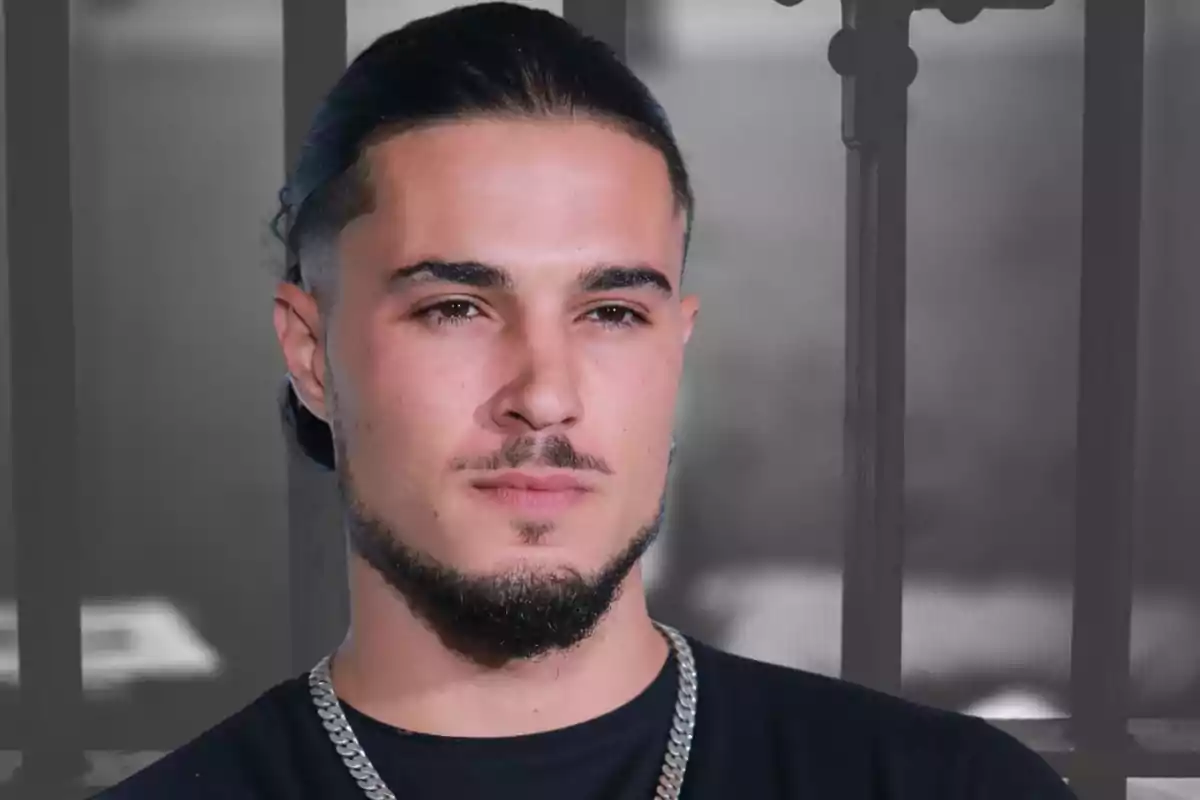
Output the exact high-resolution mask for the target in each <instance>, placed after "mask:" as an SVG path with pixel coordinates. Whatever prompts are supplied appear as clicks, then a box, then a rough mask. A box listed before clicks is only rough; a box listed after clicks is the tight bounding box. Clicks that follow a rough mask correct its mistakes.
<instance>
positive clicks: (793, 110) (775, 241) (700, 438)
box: [0, 0, 1200, 800]
mask: <svg viewBox="0 0 1200 800" xmlns="http://www.w3.org/2000/svg"><path fill="white" fill-rule="evenodd" d="M457 4H458V3H456V2H453V1H452V0H419V1H418V0H348V4H347V10H348V40H347V45H348V52H349V54H350V55H351V56H353V55H354V54H356V53H357V52H358V51H359V50H361V49H362V48H363V47H365V46H366V45H367V44H368V43H369V42H370V41H371V40H373V39H374V38H375V37H377V36H378V35H380V34H382V33H384V32H386V31H388V30H391V29H393V28H395V27H398V26H400V25H402V24H404V23H405V22H407V21H408V20H410V19H413V18H415V17H419V16H424V15H426V14H428V13H433V12H436V11H440V10H444V9H446V8H449V7H451V6H453V5H457ZM528 4H529V5H537V6H540V7H543V8H547V9H550V10H553V11H556V12H561V10H562V7H561V0H544V2H538V3H528ZM630 9H631V10H630V15H631V23H630V24H631V28H630V31H629V42H630V54H629V58H630V63H631V65H632V66H633V67H634V68H635V69H636V71H637V72H638V73H639V74H640V75H641V76H642V77H643V79H644V80H645V81H646V82H647V83H648V84H649V85H650V86H651V88H652V89H653V90H654V91H655V93H656V94H657V96H658V97H659V99H660V100H661V101H662V103H663V104H664V105H665V107H666V108H667V110H668V113H669V114H670V115H671V118H672V121H673V123H674V126H675V129H676V132H677V134H678V136H679V139H680V141H681V144H682V147H683V150H684V153H685V156H686V157H687V158H688V159H689V163H690V167H691V170H692V172H693V175H694V181H695V185H696V192H697V195H698V201H699V202H698V211H697V222H696V228H695V238H694V245H693V251H692V252H693V255H692V261H691V262H690V265H689V271H688V276H689V277H688V280H689V281H690V282H691V289H692V290H694V291H696V292H698V293H699V294H700V295H701V298H702V301H703V305H704V313H703V315H702V323H701V325H700V326H699V329H698V332H697V334H696V336H695V338H694V339H693V343H692V345H691V347H690V351H689V357H688V358H689V361H688V366H687V375H686V379H685V380H686V386H685V390H684V393H683V399H682V405H681V408H680V421H679V441H680V445H679V455H678V458H677V460H676V468H675V471H674V474H673V479H672V480H673V484H672V486H673V488H672V500H671V507H670V515H669V524H668V526H667V531H666V532H665V534H664V536H663V538H662V539H661V541H660V543H659V544H658V545H657V546H656V549H655V551H654V552H653V553H652V554H651V555H650V556H649V573H650V576H651V581H652V587H653V602H654V604H655V610H656V611H657V612H658V613H659V615H660V616H661V617H662V618H663V619H665V620H667V621H670V622H672V623H675V624H678V625H681V626H683V627H684V628H685V629H687V630H688V631H690V632H692V633H695V634H696V635H698V636H699V637H700V638H703V639H707V640H708V641H710V642H712V643H713V644H716V645H718V646H722V647H725V648H727V649H729V650H732V651H735V652H738V653H742V654H745V655H748V656H752V657H756V658H760V659H764V660H767V661H773V662H777V663H781V664H786V665H791V666H795V667H801V668H804V669H809V670H813V671H816V672H821V673H825V674H830V675H836V674H837V673H838V670H839V663H840V646H841V643H840V637H841V599H842V596H841V574H842V535H841V525H842V522H841V517H842V500H841V496H842V495H841V491H842V489H841V487H842V477H841V476H842V452H843V451H842V448H843V442H842V431H843V391H844V355H843V348H844V325H845V318H844V314H845V278H844V276H845V230H844V224H845V220H844V217H845V211H844V198H845V192H846V174H845V149H844V147H843V144H842V141H841V130H840V125H841V81H840V78H839V77H838V76H837V75H836V74H835V73H834V72H833V70H832V69H831V68H830V67H829V64H828V61H827V59H826V47H827V45H828V42H829V38H830V36H831V35H832V34H833V33H834V32H835V31H837V30H838V28H839V27H840V26H841V12H840V8H839V4H838V3H837V2H836V0H806V2H804V3H802V4H800V5H799V6H796V7H795V8H784V7H782V6H780V5H777V4H776V3H775V2H772V0H641V1H640V2H636V1H635V0H630ZM1147 11H1148V18H1147V38H1146V53H1147V60H1146V67H1145V88H1144V91H1145V125H1144V157H1143V169H1144V181H1143V186H1144V189H1143V191H1144V202H1143V215H1142V243H1143V258H1142V265H1141V270H1142V300H1141V303H1142V306H1141V345H1140V347H1141V355H1140V358H1139V364H1140V372H1141V374H1140V377H1139V386H1138V393H1139V396H1138V401H1139V413H1140V422H1139V427H1138V439H1137V445H1138V447H1137V451H1138V462H1137V475H1138V486H1139V488H1138V521H1137V529H1136V549H1135V561H1134V565H1133V568H1134V575H1135V592H1134V598H1133V628H1132V642H1131V648H1130V653H1129V663H1130V675H1131V681H1132V685H1131V689H1132V692H1133V696H1132V698H1131V701H1132V703H1133V707H1132V709H1131V714H1132V716H1134V717H1136V718H1138V720H1141V723H1140V724H1142V725H1143V730H1144V731H1150V732H1151V733H1152V734H1153V735H1154V736H1158V737H1159V739H1161V740H1162V741H1164V742H1166V744H1164V745H1163V746H1164V747H1169V748H1176V749H1186V750H1195V751H1200V575H1198V574H1197V573H1198V570H1200V490H1198V489H1197V486H1198V484H1200V416H1198V415H1197V413H1196V409H1197V408H1200V314H1196V313H1194V311H1195V310H1196V309H1198V308H1200V270H1198V269H1197V268H1196V264H1195V260H1196V254H1197V253H1198V252H1200V226H1198V225H1196V224H1195V220H1194V216H1195V213H1196V211H1195V210H1196V209H1198V208H1200V148H1197V146H1196V142H1200V89H1198V86H1200V84H1198V83H1197V80H1196V76H1197V75H1200V3H1197V2H1196V1H1195V0H1151V2H1149V3H1147ZM72 14H73V18H72V44H71V55H72V59H73V64H72V97H71V111H72V115H73V119H72V130H71V148H72V162H71V169H72V181H73V186H72V203H73V219H74V285H75V297H74V302H75V326H76V358H77V390H78V411H77V421H76V424H77V426H78V453H79V465H80V486H81V490H82V495H81V499H80V503H81V505H80V509H79V511H80V514H79V519H80V520H81V523H82V528H81V540H82V543H81V552H80V558H81V560H82V563H83V564H84V565H85V571H84V573H83V581H84V582H83V591H84V597H85V601H84V605H83V608H82V609H81V612H82V624H83V632H84V639H83V669H84V682H85V705H86V709H85V728H86V731H85V736H86V739H87V748H88V750H89V753H88V758H89V770H90V772H89V776H88V781H89V783H90V785H92V786H94V787H98V786H102V785H105V784H107V783H110V782H114V781H116V780H117V779H119V778H120V777H123V776H124V775H126V774H128V773H129V772H131V771H133V770H135V769H137V768H138V767H139V766H140V765H142V764H145V763H148V761H150V760H152V759H154V758H156V757H157V756H158V755H159V754H161V753H162V752H165V751H168V750H170V749H171V748H173V747H176V746H178V745H180V744H182V743H184V742H186V741H187V740H188V739H190V738H191V737H192V736H194V735H196V734H197V733H199V732H200V731H201V730H203V729H205V728H207V727H209V726H211V725H212V724H214V723H216V722H217V721H218V720H219V719H222V718H224V717H225V716H228V715H229V714H231V713H232V712H234V711H236V710H237V709H238V708H240V707H241V706H243V705H244V704H246V703H248V702H249V701H250V700H252V699H253V698H254V697H255V696H257V695H258V694H259V693H260V692H262V691H263V690H265V689H266V688H267V687H268V686H270V685H271V684H273V683H275V682H277V681H279V680H281V679H283V678H285V677H287V676H288V675H290V674H291V664H290V663H289V656H288V652H289V650H288V648H289V644H288V639H287V635H288V628H287V624H286V620H287V615H288V603H289V599H288V571H287V570H288V563H289V553H288V549H289V535H288V487H287V481H288V468H287V458H288V456H287V452H286V448H285V446H284V442H283V439H282V436H281V428H280V424H279V420H278V412H277V408H276V392H277V390H278V386H279V382H280V379H281V378H282V376H283V366H282V360H281V358H280V357H279V355H278V353H277V346H276V343H275V340H274V335H273V331H272V328H271V321H270V307H271V304H270V297H271V289H272V285H273V281H274V275H275V271H276V270H277V268H278V267H279V264H280V261H281V259H282V253H281V252H280V250H279V248H278V247H277V245H276V244H275V242H274V241H273V239H272V238H271V236H270V234H269V232H268V229H267V224H268V222H269V220H270V218H271V216H272V214H273V213H274V210H275V209H274V202H275V195H276V192H277V190H278V189H279V187H280V185H281V184H282V182H283V178H284V161H285V158H284V137H283V126H284V109H283V101H282V97H283V95H282V81H283V47H282V41H283V40H282V9H281V5H280V0H206V1H205V2H204V3H196V2H186V0H75V2H74V4H73V7H72ZM1083 30H1084V28H1083V2H1082V0H1057V2H1056V3H1055V4H1054V6H1052V7H1051V8H1050V9H1047V10H1044V11H1037V12H985V13H984V14H983V15H982V16H980V17H979V18H978V19H976V20H975V21H973V22H971V23H970V24H968V25H964V26H955V25H952V24H950V23H949V22H947V21H946V20H945V19H943V18H942V16H940V15H939V14H937V13H935V12H920V13H917V14H916V15H915V16H914V18H913V26H912V42H913V49H914V50H915V51H916V52H917V54H918V56H919V58H920V74H919V76H918V78H917V79H916V81H915V83H914V84H913V86H912V87H911V90H910V106H909V108H910V133H909V190H908V208H909V250H908V259H909V261H908V268H909V279H908V287H909V288H908V292H909V296H908V315H909V319H908V359H909V363H908V409H907V421H906V432H907V437H908V443H907V448H908V449H907V464H906V469H907V503H908V517H907V539H906V560H905V584H904V607H903V654H902V655H903V693H904V694H905V696H908V697H911V698H913V699H916V700H919V701H921V702H925V703H930V704H934V705H938V706H942V707H946V708H953V709H957V710H962V711H967V712H969V713H975V714H980V715H983V716H988V717H991V718H998V719H1031V718H1032V719H1056V718H1065V717H1068V716H1069V715H1070V713H1071V709H1070V703H1069V687H1070V669H1071V625H1072V575H1073V571H1074V566H1075V565H1074V563H1073V561H1074V557H1075V555H1074V554H1075V550H1074V536H1075V530H1074V519H1075V517H1074V506H1075V495H1074V487H1075V483H1074V481H1075V460H1074V459H1075V449H1074V442H1075V435H1076V428H1075V426H1076V416H1075V414H1076V406H1077V402H1076V401H1077V396H1076V394H1077V379H1078V375H1077V372H1078V370H1077V362H1078V348H1079V342H1078V330H1079V303H1080V300H1079V285H1080V266H1079V263H1080V220H1081V189H1080V187H1081V137H1082V109H1083ZM0 130H3V128H2V126H0ZM3 198H4V194H3V193H0V202H2V201H3ZM0 219H4V216H3V215H0ZM2 232H3V233H4V234H5V235H6V231H2ZM6 250H7V248H6V247H0V253H4V252H6ZM3 275H4V276H5V280H3V281H0V293H3V294H4V296H3V298H0V317H2V319H0V331H6V330H7V325H8V319H7V315H8V313H9V298H8V295H7V291H8V289H7V286H8V282H7V262H5V263H4V265H3ZM7 342H8V339H7V336H4V346H2V347H0V408H3V409H4V410H5V414H4V417H3V420H2V423H0V478H2V480H0V717H2V716H4V715H5V714H9V713H14V710H15V709H16V707H17V698H18V696H19V694H18V693H19V691H20V682H19V674H18V653H17V635H16V630H17V627H16V626H17V622H18V620H17V615H16V605H15V596H16V588H15V585H16V584H15V580H16V575H15V570H14V568H13V561H14V556H13V553H14V542H15V537H14V533H13V525H12V497H11V491H10V487H11V480H12V474H11V460H10V451H11V445H10V442H11V427H10V422H9V419H8V413H7V409H8V408H9V404H10V401H9V396H10V392H11V384H10V372H9V358H10V355H11V354H10V352H9V348H8V344H7ZM328 534H329V536H330V537H331V538H334V539H336V538H337V537H339V536H340V535H341V534H340V531H339V530H337V528H336V526H331V527H330V528H329V532H328ZM44 579H45V580H47V581H53V580H54V576H53V575H46V576H44ZM331 644H332V643H331ZM110 743H111V744H110ZM130 743H134V744H136V746H135V747H130V746H129V744H130ZM19 762H20V754H19V752H18V751H15V750H9V751H2V750H0V784H2V783H3V782H4V781H5V780H6V778H7V777H8V776H10V775H12V774H13V772H14V770H15V769H16V767H17V765H18V764H19ZM1129 797H1131V798H1142V799H1143V800H1149V799H1150V798H1200V774H1198V775H1196V776H1193V777H1191V778H1189V777H1186V776H1178V777H1175V778H1170V779H1166V778H1162V779H1141V780H1138V779H1134V780H1131V782H1130V785H1129Z"/></svg>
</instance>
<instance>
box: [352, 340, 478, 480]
mask: <svg viewBox="0 0 1200 800" xmlns="http://www.w3.org/2000/svg"><path fill="white" fill-rule="evenodd" d="M403 333H404V332H401V331H396V330H392V331H388V330H383V331H380V332H377V333H376V334H375V335H374V336H372V337H371V338H370V343H369V344H368V345H366V346H364V347H363V348H362V349H361V350H360V351H359V352H358V357H357V363H356V369H355V374H354V376H353V382H354V388H355V395H356V398H357V399H356V403H355V404H354V408H352V409H348V411H350V412H351V416H349V419H350V421H351V422H353V424H354V425H355V428H356V431H357V433H358V435H359V436H360V438H361V441H360V442H359V443H358V444H359V449H360V450H365V451H374V452H375V453H377V454H378V457H379V459H383V460H387V461H389V462H391V463H393V464H396V463H410V464H413V465H414V466H416V467H418V468H419V467H421V466H422V465H428V464H430V463H432V462H436V463H442V462H445V461H447V460H448V459H450V458H451V457H453V455H455V453H454V450H455V446H456V444H457V443H459V442H461V441H462V439H463V438H464V437H465V436H468V435H469V433H470V430H471V428H472V426H473V423H474V419H475V415H476V411H477V408H478V405H479V403H478V399H479V396H480V392H481V391H482V390H483V388H482V387H483V383H484V381H486V380H487V376H486V375H484V374H482V369H481V366H480V365H479V364H477V363H476V362H474V361H473V360H471V359H467V358H464V357H462V355H463V354H458V355H454V354H448V353H445V352H442V351H441V350H439V349H438V348H430V347H418V346H416V344H417V343H415V342H411V341H405V340H404V339H403V338H401V337H402V336H403Z"/></svg>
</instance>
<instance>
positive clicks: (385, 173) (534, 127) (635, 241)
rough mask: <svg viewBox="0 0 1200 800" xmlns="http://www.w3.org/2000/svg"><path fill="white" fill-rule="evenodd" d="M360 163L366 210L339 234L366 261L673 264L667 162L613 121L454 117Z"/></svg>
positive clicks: (679, 222)
mask: <svg viewBox="0 0 1200 800" xmlns="http://www.w3.org/2000/svg"><path fill="white" fill-rule="evenodd" d="M366 162H367V167H368V170H369V176H370V178H369V179H370V183H371V189H372V192H373V195H374V201H375V202H374V204H373V210H372V211H371V212H370V213H368V214H366V215H364V216H363V217H360V218H359V219H357V220H355V221H354V222H353V223H352V224H351V225H350V226H348V227H347V229H346V231H345V233H344V235H343V236H344V238H345V239H346V240H348V241H347V245H348V246H349V247H350V248H351V249H352V250H353V251H357V253H358V254H360V255H367V254H368V253H369V254H370V258H371V260H376V259H379V260H382V261H385V262H387V263H388V264H391V265H393V266H394V265H395V264H397V263H400V262H404V261H410V260H414V259H420V258H430V257H436V258H456V259H458V258H469V259H476V260H480V261H487V262H489V263H497V264H503V265H506V266H509V267H511V268H513V269H514V270H516V269H518V268H528V269H536V268H537V267H539V266H547V267H549V266H551V265H557V266H562V267H577V266H592V265H594V264H596V263H604V262H608V263H635V262H640V263H646V264H649V265H653V266H657V267H658V268H660V269H662V270H664V271H667V272H668V274H675V275H677V274H678V272H679V269H680V267H681V261H682V256H683V232H684V224H685V220H684V216H683V214H682V213H681V212H680V211H679V210H678V209H677V205H676V203H675V199H674V195H673V193H672V190H671V183H670V179H669V176H668V172H667V167H666V162H665V159H664V158H663V156H662V155H661V154H660V153H659V152H658V150H656V149H655V148H654V147H652V146H650V145H649V144H646V143H644V142H642V141H640V140H638V139H636V138H634V137H632V136H630V135H629V134H627V133H625V132H623V131H621V130H619V129H617V128H615V127H612V126H608V125H604V124H600V123H598V122H595V121H592V120H587V119H579V118H575V119H569V118H568V119H537V120H526V119H480V120H470V121H456V122H450V123H443V124H438V125H436V126H432V127H427V128H422V129H418V130H415V131H409V132H406V133H402V134H399V135H397V136H394V137H391V138H389V139H386V140H384V141H382V142H380V143H378V144H375V145H373V146H372V147H371V148H370V149H369V150H368V152H367V154H366ZM355 260H357V259H355Z"/></svg>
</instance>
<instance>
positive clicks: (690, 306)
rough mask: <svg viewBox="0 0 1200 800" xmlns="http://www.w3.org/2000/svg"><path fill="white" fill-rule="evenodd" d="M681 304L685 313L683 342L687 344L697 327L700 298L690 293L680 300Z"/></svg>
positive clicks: (681, 310) (681, 308)
mask: <svg viewBox="0 0 1200 800" xmlns="http://www.w3.org/2000/svg"><path fill="white" fill-rule="evenodd" d="M679 305H680V312H681V313H682V315H683V343H684V344H687V343H688V339H691V338H692V331H693V330H695V328H696V317H697V316H698V315H699V314H700V298H699V297H697V296H696V295H694V294H689V295H687V296H685V297H684V298H683V299H682V300H680V301H679Z"/></svg>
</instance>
